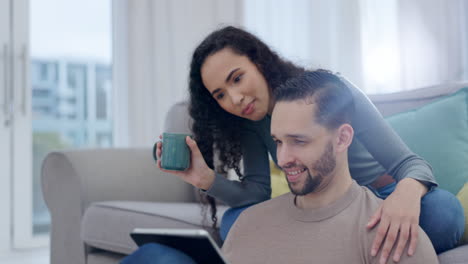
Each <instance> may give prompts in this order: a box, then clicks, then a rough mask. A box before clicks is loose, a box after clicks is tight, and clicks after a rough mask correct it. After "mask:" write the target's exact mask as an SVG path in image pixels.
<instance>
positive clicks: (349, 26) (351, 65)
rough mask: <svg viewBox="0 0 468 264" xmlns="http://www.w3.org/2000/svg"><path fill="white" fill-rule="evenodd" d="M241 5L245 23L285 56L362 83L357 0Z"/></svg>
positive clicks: (267, 1) (281, 0) (258, 0)
mask: <svg viewBox="0 0 468 264" xmlns="http://www.w3.org/2000/svg"><path fill="white" fill-rule="evenodd" d="M243 10H244V24H245V26H246V28H247V29H249V30H250V31H251V32H253V33H255V34H256V35H257V36H259V37H260V38H262V39H263V40H264V41H265V42H266V43H267V44H268V45H269V46H270V47H271V48H273V49H274V50H275V51H277V52H278V53H279V54H280V55H282V56H283V57H285V58H287V59H289V60H292V61H293V62H295V63H298V64H300V65H302V66H305V67H306V68H311V69H313V68H326V69H330V70H332V71H334V72H340V73H341V74H342V75H343V76H346V77H347V78H349V79H350V80H351V81H352V82H354V83H356V84H357V85H358V86H359V87H361V86H362V85H363V74H362V55H361V38H360V35H361V28H360V9H359V5H358V1H355V0H354V1H350V0H296V1H288V0H256V1H245V3H244V7H243Z"/></svg>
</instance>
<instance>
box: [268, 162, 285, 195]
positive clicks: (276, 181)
mask: <svg viewBox="0 0 468 264" xmlns="http://www.w3.org/2000/svg"><path fill="white" fill-rule="evenodd" d="M270 173H271V198H275V197H276V196H280V195H282V194H285V193H287V192H289V186H288V182H287V181H286V176H285V175H284V172H283V171H282V170H280V169H279V168H278V167H277V166H276V164H275V162H273V161H272V160H270Z"/></svg>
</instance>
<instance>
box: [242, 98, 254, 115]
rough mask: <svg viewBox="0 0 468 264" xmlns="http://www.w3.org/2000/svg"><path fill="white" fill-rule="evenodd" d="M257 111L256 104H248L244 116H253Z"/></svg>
mask: <svg viewBox="0 0 468 264" xmlns="http://www.w3.org/2000/svg"><path fill="white" fill-rule="evenodd" d="M254 111H255V104H254V102H253V101H252V102H251V103H250V104H248V105H247V106H246V107H245V108H244V110H242V114H243V115H250V114H252V113H253V112H254Z"/></svg>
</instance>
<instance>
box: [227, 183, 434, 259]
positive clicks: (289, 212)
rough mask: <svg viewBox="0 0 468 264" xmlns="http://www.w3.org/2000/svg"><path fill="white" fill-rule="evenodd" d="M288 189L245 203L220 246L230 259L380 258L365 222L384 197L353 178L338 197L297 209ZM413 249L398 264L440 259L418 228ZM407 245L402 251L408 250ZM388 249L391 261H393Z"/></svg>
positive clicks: (427, 238) (424, 234)
mask: <svg viewBox="0 0 468 264" xmlns="http://www.w3.org/2000/svg"><path fill="white" fill-rule="evenodd" d="M294 199H295V196H294V195H293V194H292V193H287V194H284V195H281V196H279V197H276V198H274V199H271V200H269V201H267V202H264V203H261V204H257V205H254V206H252V207H249V208H247V209H246V210H245V211H244V212H243V213H242V214H241V215H240V216H239V218H238V219H237V220H236V222H235V223H234V225H233V226H232V228H231V230H230V231H229V235H228V237H227V239H226V241H225V242H224V245H223V248H222V251H223V255H224V256H225V257H226V259H227V261H229V263H231V264H237V263H249V264H256V263H259V264H263V263H269V264H275V263H281V264H283V263H288V264H294V263H327V264H329V263H369V264H370V263H379V259H380V257H381V254H382V250H380V251H379V253H378V255H377V256H376V257H372V256H371V254H370V253H371V245H372V241H373V240H374V238H375V235H376V234H377V228H374V229H372V230H368V229H367V228H366V223H367V221H368V220H369V218H370V217H371V216H372V214H374V212H375V211H376V210H377V208H378V207H379V206H380V204H381V202H382V200H380V199H379V198H377V197H376V196H375V195H374V194H373V193H372V192H371V191H370V190H369V189H367V188H364V187H361V186H359V185H357V184H356V183H355V182H353V184H352V185H351V186H350V188H349V189H348V191H347V192H346V193H345V194H343V195H342V196H341V197H340V198H338V199H337V200H336V201H334V202H332V203H330V204H328V205H326V206H322V207H320V208H315V209H300V208H298V207H296V206H295V205H294ZM418 232H419V240H418V241H419V242H418V244H417V248H416V251H415V254H414V255H413V256H412V257H409V256H408V254H405V253H403V254H402V256H401V259H400V262H398V263H400V264H409V263H414V264H418V263H424V264H429V263H438V260H437V255H436V253H435V250H434V247H433V246H432V244H431V241H430V240H429V237H428V236H427V235H426V233H424V231H423V230H422V229H421V227H419V229H418ZM407 248H408V245H407V246H406V248H405V249H404V251H403V252H407V250H408V249H407ZM394 250H395V248H393V251H391V252H390V253H391V254H390V260H389V261H388V262H387V263H389V264H391V263H394V262H393V261H392V256H393V253H394Z"/></svg>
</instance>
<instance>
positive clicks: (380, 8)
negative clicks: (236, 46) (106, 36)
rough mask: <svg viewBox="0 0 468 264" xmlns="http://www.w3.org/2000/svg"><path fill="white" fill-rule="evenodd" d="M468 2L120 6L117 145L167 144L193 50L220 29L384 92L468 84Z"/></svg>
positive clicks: (118, 0) (208, 0)
mask: <svg viewBox="0 0 468 264" xmlns="http://www.w3.org/2000/svg"><path fill="white" fill-rule="evenodd" d="M467 2H468V1H465V0H381V1H380V0H379V1H375V0H296V1H289V0H256V1H246V0H244V1H236V0H222V1H218V0H196V1H195V0H133V1H131V0H114V5H115V6H117V7H118V6H119V5H121V8H116V9H114V15H115V19H114V27H115V28H114V49H115V50H114V66H115V67H114V91H115V97H114V102H115V110H114V113H115V122H116V123H115V134H116V142H115V145H116V146H150V145H151V144H152V143H153V142H154V141H155V140H156V139H157V136H158V135H159V133H161V132H163V131H162V129H163V122H164V116H165V114H166V112H167V110H168V109H169V107H170V106H171V105H172V104H173V103H175V102H177V101H180V100H183V99H186V98H187V76H188V70H189V68H188V66H189V65H188V64H189V61H190V55H191V53H192V52H193V49H194V48H195V46H196V45H197V44H198V43H199V42H200V41H201V40H202V39H203V38H204V37H205V36H206V35H207V34H208V33H209V32H211V31H212V30H214V29H215V28H217V27H219V25H220V24H234V25H243V26H244V27H246V28H247V29H248V30H249V31H251V32H253V33H254V34H256V35H257V36H259V37H260V38H261V39H263V40H264V41H265V42H266V43H267V44H268V45H270V46H271V47H272V48H273V49H274V50H276V51H277V52H278V53H279V54H280V55H282V56H283V57H285V58H288V59H290V60H292V61H293V62H296V63H299V64H301V65H303V66H306V67H308V68H317V67H320V68H328V69H330V70H332V71H335V72H340V73H341V74H342V75H343V76H345V77H347V78H348V79H350V80H351V81H352V82H354V83H355V84H356V85H357V86H358V87H360V88H361V89H362V90H364V91H365V92H366V93H384V92H394V91H399V90H406V89H414V88H419V87H422V86H427V85H435V84H440V83H447V82H453V81H458V80H463V79H465V80H466V79H467V77H468V67H467V64H468V52H467V47H468V42H467V37H468V36H467V30H468V28H467V24H468V16H467V14H468V3H467ZM117 11H119V12H120V13H119V12H117Z"/></svg>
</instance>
